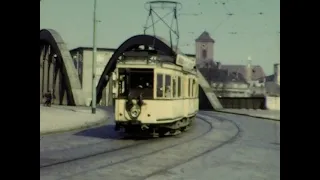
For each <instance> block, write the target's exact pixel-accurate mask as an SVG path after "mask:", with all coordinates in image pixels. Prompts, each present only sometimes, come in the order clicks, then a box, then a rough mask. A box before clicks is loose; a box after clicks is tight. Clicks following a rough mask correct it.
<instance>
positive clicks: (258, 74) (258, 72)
mask: <svg viewBox="0 0 320 180" xmlns="http://www.w3.org/2000/svg"><path fill="white" fill-rule="evenodd" d="M221 69H225V70H228V71H229V72H238V73H240V74H242V75H243V76H245V74H246V65H221ZM263 77H265V73H264V71H263V69H262V67H261V66H252V77H251V78H252V80H258V79H260V78H263Z"/></svg>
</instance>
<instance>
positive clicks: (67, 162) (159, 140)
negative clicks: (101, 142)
mask: <svg viewBox="0 0 320 180" xmlns="http://www.w3.org/2000/svg"><path fill="white" fill-rule="evenodd" d="M197 119H199V120H202V121H203V122H204V123H206V124H207V126H208V129H207V130H206V131H204V132H202V133H201V134H200V135H197V136H195V137H193V138H190V139H185V140H183V141H178V143H175V144H171V145H169V146H166V147H165V148H161V149H157V150H153V151H151V152H148V153H142V154H140V155H137V156H133V157H129V158H125V159H122V160H120V161H117V162H112V163H109V164H107V165H105V166H103V167H108V166H113V165H116V164H121V163H125V162H127V161H130V160H133V159H138V158H141V157H143V156H148V155H151V154H153V153H157V152H160V151H163V150H165V149H170V148H173V147H176V146H178V145H181V144H184V143H188V142H190V141H194V140H196V139H199V138H201V137H202V136H205V135H206V134H207V133H209V132H210V131H212V129H213V126H212V124H211V123H210V122H209V121H208V120H206V119H205V118H201V117H197ZM193 128H195V127H192V128H191V129H190V130H189V131H191V130H192V129H193ZM186 133H188V132H184V133H182V134H181V135H182V136H183V135H185V134H186ZM177 137H180V135H178V136H173V137H164V138H156V139H149V140H146V141H144V142H141V143H135V144H132V145H129V146H124V147H121V148H115V149H112V150H107V151H102V152H99V153H94V154H90V155H87V156H82V157H78V158H73V159H68V160H64V161H59V162H55V163H50V164H47V165H43V166H40V171H42V170H45V169H48V168H54V167H57V166H62V165H63V166H65V165H67V164H70V163H76V162H77V161H81V160H86V159H88V158H94V157H98V156H105V155H106V156H107V155H108V154H112V153H115V152H119V151H125V150H129V149H133V148H143V146H144V145H145V144H147V143H149V144H150V143H153V142H156V143H162V142H164V141H166V140H168V139H175V138H177ZM90 170H92V169H89V170H87V171H90ZM82 173H83V172H82ZM74 175H75V174H74Z"/></svg>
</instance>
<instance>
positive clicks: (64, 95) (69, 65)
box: [40, 29, 84, 106]
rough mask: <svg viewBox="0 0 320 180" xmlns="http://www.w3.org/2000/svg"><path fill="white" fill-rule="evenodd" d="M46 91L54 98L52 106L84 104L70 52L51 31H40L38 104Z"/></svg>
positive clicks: (59, 37)
mask: <svg viewBox="0 0 320 180" xmlns="http://www.w3.org/2000/svg"><path fill="white" fill-rule="evenodd" d="M48 91H51V92H52V93H53V95H54V97H55V98H54V104H59V105H72V106H75V105H79V104H84V99H83V97H82V96H81V92H82V89H81V84H80V79H79V77H78V74H77V71H76V69H75V67H74V65H73V60H72V58H71V55H70V52H69V50H68V48H67V46H66V44H65V43H64V41H63V40H62V38H61V36H60V35H59V34H58V33H57V32H56V31H55V30H53V29H43V30H40V103H41V102H43V95H44V93H46V92H48Z"/></svg>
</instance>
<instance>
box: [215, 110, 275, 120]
mask: <svg viewBox="0 0 320 180" xmlns="http://www.w3.org/2000/svg"><path fill="white" fill-rule="evenodd" d="M216 111H217V112H221V113H226V114H236V115H242V116H249V117H254V118H260V119H266V120H271V121H280V119H276V118H270V117H262V116H256V115H250V114H245V113H237V112H228V111H223V110H216Z"/></svg>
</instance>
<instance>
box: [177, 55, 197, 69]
mask: <svg viewBox="0 0 320 180" xmlns="http://www.w3.org/2000/svg"><path fill="white" fill-rule="evenodd" d="M176 64H177V65H179V66H182V67H183V69H184V70H188V71H190V70H193V69H194V67H195V66H196V63H195V61H194V60H192V59H190V58H188V57H187V56H185V55H182V54H178V55H177V59H176Z"/></svg>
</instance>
